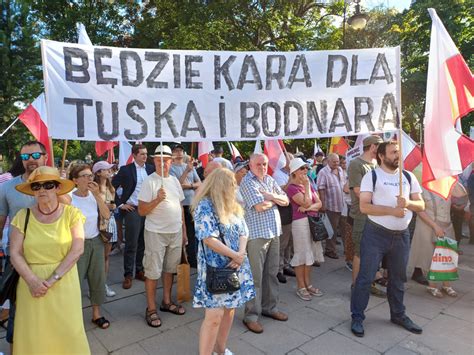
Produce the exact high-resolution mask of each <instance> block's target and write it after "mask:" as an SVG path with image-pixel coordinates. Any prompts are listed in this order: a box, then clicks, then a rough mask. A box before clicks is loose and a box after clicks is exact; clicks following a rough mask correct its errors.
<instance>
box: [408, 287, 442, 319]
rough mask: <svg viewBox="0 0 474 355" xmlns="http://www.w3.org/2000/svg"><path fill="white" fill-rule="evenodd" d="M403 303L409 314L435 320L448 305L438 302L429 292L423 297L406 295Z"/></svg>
mask: <svg viewBox="0 0 474 355" xmlns="http://www.w3.org/2000/svg"><path fill="white" fill-rule="evenodd" d="M403 303H404V304H405V307H406V310H407V314H408V315H410V314H417V315H419V316H421V317H424V318H428V319H433V318H436V317H437V316H438V315H439V314H440V313H441V312H443V310H444V309H445V308H447V307H448V305H446V304H443V303H441V302H437V301H436V299H435V298H434V297H432V296H430V295H429V294H428V293H427V292H426V293H425V294H424V295H423V296H415V295H412V294H405V298H404V301H403Z"/></svg>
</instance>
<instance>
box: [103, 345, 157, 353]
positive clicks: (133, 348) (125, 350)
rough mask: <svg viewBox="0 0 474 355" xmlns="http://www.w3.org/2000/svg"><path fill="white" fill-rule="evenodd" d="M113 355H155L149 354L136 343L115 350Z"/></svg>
mask: <svg viewBox="0 0 474 355" xmlns="http://www.w3.org/2000/svg"><path fill="white" fill-rule="evenodd" d="M112 354H113V355H130V354H133V355H150V354H155V353H148V352H146V351H145V349H143V348H142V347H141V346H140V344H138V343H135V344H132V345H129V346H125V347H123V348H121V349H118V350H115V351H113V352H112Z"/></svg>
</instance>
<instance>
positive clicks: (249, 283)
mask: <svg viewBox="0 0 474 355" xmlns="http://www.w3.org/2000/svg"><path fill="white" fill-rule="evenodd" d="M236 188H237V183H236V181H235V178H234V175H233V174H232V172H231V171H230V170H228V169H216V170H214V171H213V172H212V173H211V174H210V175H209V176H208V177H207V178H206V180H204V183H203V185H202V186H201V187H200V188H199V190H198V192H197V195H196V196H195V198H194V201H193V204H192V210H193V214H194V225H195V229H196V239H197V240H198V242H199V244H198V262H197V264H198V265H197V272H198V277H197V280H196V286H195V290H194V300H193V306H194V307H196V308H199V307H203V308H205V309H206V313H205V317H204V320H203V322H202V325H201V330H200V333H199V354H200V355H210V354H211V353H212V352H213V351H215V352H216V353H218V354H232V353H231V352H230V351H229V350H228V349H226V343H227V338H228V336H229V332H230V329H231V327H232V321H233V319H234V313H235V308H238V307H242V306H243V305H244V304H245V303H246V302H248V301H249V300H251V299H252V298H254V297H255V288H254V285H253V278H252V273H251V271H250V264H249V262H248V259H247V255H246V247H247V235H248V229H247V225H246V224H245V221H244V218H243V210H242V207H241V206H240V204H239V203H238V202H237V200H236V198H235V192H236ZM220 234H222V235H223V238H224V241H225V244H224V243H222V242H221V241H220V239H219V235H220ZM204 253H205V254H204ZM206 264H209V265H210V266H213V267H219V268H220V267H226V266H229V267H232V268H235V269H238V271H239V280H240V290H238V291H236V292H233V293H224V294H217V295H216V294H212V293H210V292H209V291H208V290H207V287H206Z"/></svg>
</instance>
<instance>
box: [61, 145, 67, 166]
mask: <svg viewBox="0 0 474 355" xmlns="http://www.w3.org/2000/svg"><path fill="white" fill-rule="evenodd" d="M66 152H67V139H65V140H64V147H63V159H62V161H61V171H63V170H64V163H65V161H66Z"/></svg>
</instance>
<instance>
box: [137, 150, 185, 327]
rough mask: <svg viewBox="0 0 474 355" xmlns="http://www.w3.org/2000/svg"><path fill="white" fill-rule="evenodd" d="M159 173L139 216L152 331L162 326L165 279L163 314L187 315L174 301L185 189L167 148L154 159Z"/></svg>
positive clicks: (146, 184) (144, 189)
mask: <svg viewBox="0 0 474 355" xmlns="http://www.w3.org/2000/svg"><path fill="white" fill-rule="evenodd" d="M153 158H154V163H155V172H154V173H153V174H151V175H149V176H148V177H147V178H145V180H144V181H143V184H142V186H141V189H140V193H139V194H138V213H139V214H140V215H141V216H146V219H145V233H144V237H145V256H144V258H143V267H144V269H145V291H146V298H147V305H148V308H147V310H146V317H145V319H146V322H147V324H148V325H149V326H150V327H154V328H156V327H159V326H161V320H160V318H159V317H158V314H157V310H156V301H155V296H156V286H157V282H158V279H159V278H160V277H161V276H162V275H163V278H162V282H163V301H162V302H161V306H160V311H162V312H170V313H173V314H177V315H182V314H184V313H185V309H184V307H183V306H181V305H179V304H175V303H173V302H172V300H171V286H172V285H173V274H174V273H176V269H177V266H178V264H179V263H180V262H181V250H182V245H183V241H185V240H186V230H185V224H184V214H183V208H182V206H181V201H183V200H184V193H183V189H182V188H181V184H180V182H179V180H178V179H177V178H176V177H174V176H171V175H169V171H170V167H171V162H172V153H171V149H170V148H169V147H168V146H166V145H164V146H158V147H157V148H156V150H155V155H154V156H153Z"/></svg>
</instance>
